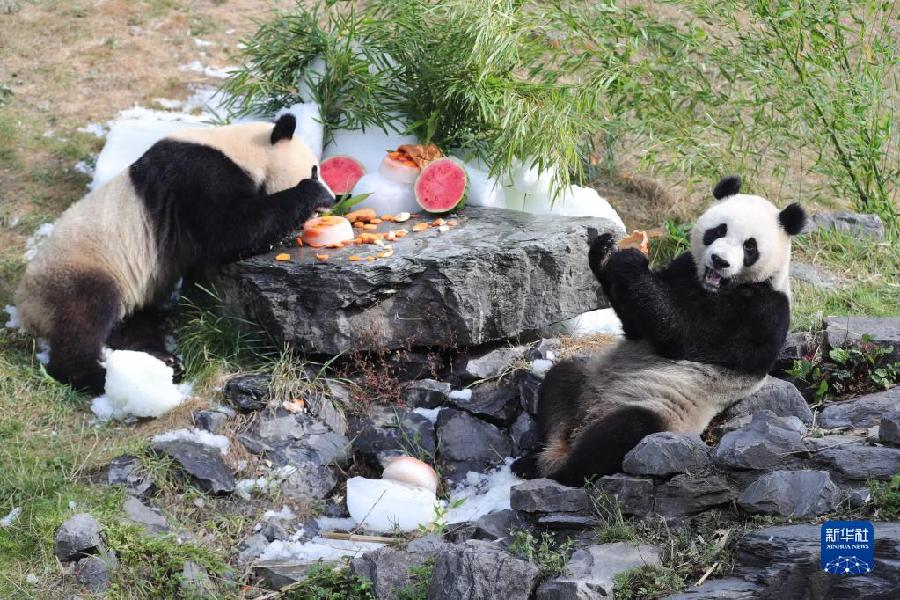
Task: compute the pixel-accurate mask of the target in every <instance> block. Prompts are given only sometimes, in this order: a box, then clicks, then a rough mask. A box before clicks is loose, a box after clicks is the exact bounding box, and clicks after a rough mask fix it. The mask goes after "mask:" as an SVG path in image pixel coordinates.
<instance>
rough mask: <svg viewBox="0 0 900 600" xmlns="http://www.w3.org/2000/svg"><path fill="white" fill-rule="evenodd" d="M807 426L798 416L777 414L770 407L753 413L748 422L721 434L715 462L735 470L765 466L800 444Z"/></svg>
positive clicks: (771, 464)
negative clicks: (735, 429) (779, 415)
mask: <svg viewBox="0 0 900 600" xmlns="http://www.w3.org/2000/svg"><path fill="white" fill-rule="evenodd" d="M805 432H806V427H805V426H804V425H803V423H802V422H801V421H800V419H798V418H797V417H778V416H776V415H775V413H773V412H772V411H770V410H762V411H760V412H757V413H756V414H754V415H753V418H752V420H751V421H750V424H749V425H746V426H744V427H742V428H740V429H738V430H737V431H731V432H729V433H726V434H725V435H724V436H722V440H721V441H720V442H719V445H718V446H717V447H716V450H715V458H716V462H718V463H719V464H720V465H726V466H729V467H733V468H738V469H767V468H769V467H772V466H774V465H776V464H778V463H780V462H781V461H782V460H783V458H784V457H785V456H786V455H787V454H788V453H790V452H794V451H795V450H797V449H798V448H800V446H801V441H802V438H803V434H804V433H805Z"/></svg>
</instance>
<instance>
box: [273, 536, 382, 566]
mask: <svg viewBox="0 0 900 600" xmlns="http://www.w3.org/2000/svg"><path fill="white" fill-rule="evenodd" d="M383 546H384V544H377V543H374V542H356V541H350V540H331V539H327V538H323V537H314V538H312V539H311V540H309V541H308V542H290V541H283V540H275V541H274V542H272V543H270V544H269V545H268V546H266V548H265V550H263V552H262V554H260V556H259V560H261V561H265V560H284V561H290V562H293V563H299V564H311V563H316V562H319V561H326V562H334V561H338V560H341V559H342V558H344V557H345V556H350V557H352V558H356V557H358V556H361V555H362V554H365V553H366V552H371V551H373V550H378V549H379V548H381V547H383Z"/></svg>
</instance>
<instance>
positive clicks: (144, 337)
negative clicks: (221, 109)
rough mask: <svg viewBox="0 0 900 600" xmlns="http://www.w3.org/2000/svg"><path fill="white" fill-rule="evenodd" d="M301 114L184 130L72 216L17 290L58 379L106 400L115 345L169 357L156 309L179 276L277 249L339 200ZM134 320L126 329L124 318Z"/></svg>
mask: <svg viewBox="0 0 900 600" xmlns="http://www.w3.org/2000/svg"><path fill="white" fill-rule="evenodd" d="M296 126H297V123H296V119H295V117H294V116H293V115H291V114H285V115H283V116H281V117H280V118H279V119H278V120H277V121H276V122H274V123H272V122H250V123H239V124H233V125H226V126H223V127H215V128H205V129H200V128H198V129H183V130H179V131H177V132H175V133H173V134H171V135H169V136H168V137H165V138H163V139H162V140H160V141H158V142H156V143H155V144H154V145H153V146H152V147H151V148H150V149H149V150H147V151H146V153H144V154H143V155H142V156H141V157H140V158H139V159H138V160H137V161H135V162H134V163H133V164H132V165H131V166H130V167H129V168H128V169H126V170H124V171H123V172H122V173H120V174H119V175H117V176H116V177H114V178H113V179H111V180H110V181H109V182H108V183H106V184H105V185H103V186H102V187H100V188H99V189H97V190H95V191H93V192H91V193H90V194H88V195H87V196H85V197H84V198H83V199H81V200H80V201H78V202H76V203H75V204H73V205H72V206H71V207H70V208H68V209H67V210H66V211H65V212H64V213H63V214H62V215H61V216H60V218H59V219H58V220H57V221H56V224H55V227H54V229H53V233H52V235H51V236H50V238H49V239H48V240H47V242H46V243H45V244H44V245H43V246H42V247H41V249H40V251H39V252H38V254H37V255H36V256H35V257H34V259H33V260H32V261H31V262H30V263H29V264H28V266H27V268H26V271H25V275H24V277H23V279H22V282H21V284H20V286H19V288H18V290H17V292H16V304H17V306H18V309H19V314H20V315H21V318H22V323H23V325H24V326H25V328H26V329H27V330H28V331H30V332H31V333H33V334H34V335H36V336H38V337H42V338H45V339H46V340H48V341H49V343H50V362H49V363H48V365H47V371H48V372H49V373H50V374H51V375H52V376H53V377H55V378H56V379H58V380H59V381H61V382H64V383H68V384H71V385H72V386H73V387H74V388H76V389H79V390H84V391H90V392H94V393H99V392H101V391H102V390H103V388H104V385H105V378H106V375H105V371H104V368H103V366H102V365H101V363H100V359H101V351H102V349H103V348H104V346H106V345H108V346H109V347H112V348H127V349H134V350H142V351H147V352H150V353H152V354H155V355H157V356H159V357H161V358H166V357H167V356H168V355H167V353H166V350H165V343H164V336H163V333H162V330H161V328H160V323H159V315H158V314H157V310H156V307H157V306H158V304H159V303H160V302H161V301H163V300H164V299H166V298H167V297H168V296H169V295H170V293H171V291H172V289H173V287H174V285H175V284H176V282H177V281H178V279H179V278H180V277H181V276H182V275H184V274H186V273H188V272H191V271H193V270H200V269H205V268H208V267H210V266H213V265H216V264H220V263H224V262H228V261H231V260H234V259H236V258H238V257H240V256H242V255H245V254H249V253H252V252H254V251H258V250H260V249H262V248H264V247H266V246H267V245H269V244H271V243H273V242H275V241H277V240H278V239H279V238H281V237H282V236H283V235H284V234H285V233H287V232H288V231H289V230H291V229H292V228H295V227H296V226H297V225H298V224H300V223H302V222H303V221H304V220H306V219H307V218H309V217H310V215H311V214H312V212H313V211H314V210H315V209H317V208H324V207H328V206H331V205H332V204H333V202H334V194H333V193H332V192H331V191H330V190H329V189H328V187H327V185H325V184H324V182H320V181H319V180H318V177H317V172H316V170H317V168H318V164H317V161H316V158H315V157H314V156H313V154H312V152H311V151H310V149H309V148H308V147H307V145H306V144H305V143H304V141H303V140H302V139H300V136H295V135H294V131H295V129H296ZM123 319H124V321H123Z"/></svg>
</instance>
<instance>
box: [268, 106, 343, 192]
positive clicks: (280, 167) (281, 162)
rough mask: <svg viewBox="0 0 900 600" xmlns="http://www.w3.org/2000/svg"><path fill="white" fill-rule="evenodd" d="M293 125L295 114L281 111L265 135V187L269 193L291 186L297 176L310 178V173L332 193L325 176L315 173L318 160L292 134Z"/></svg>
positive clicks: (295, 182)
mask: <svg viewBox="0 0 900 600" xmlns="http://www.w3.org/2000/svg"><path fill="white" fill-rule="evenodd" d="M296 129H297V118H296V117H295V116H294V115H292V114H291V113H284V114H282V115H281V116H279V117H278V118H277V119H276V120H275V124H274V126H272V130H271V133H270V134H269V136H268V139H267V140H266V141H265V142H263V145H264V146H266V147H267V150H268V152H267V156H266V174H265V187H266V191H267V192H269V193H270V194H271V193H275V192H279V191H281V190H284V189H287V188H290V187H293V186H295V185H297V183H298V182H299V181H300V180H301V179H308V178H310V177H311V175H310V174H311V173H312V178H314V179H317V180H318V181H319V183H320V184H321V185H322V187H324V188H325V189H327V190H328V193H330V194H331V196H332V197H334V192H333V191H331V188H329V187H328V184H327V183H325V180H324V179H321V178H319V177H317V176H316V172H317V171H318V169H317V167H318V161H317V160H316V159H315V156H313V153H312V151H311V150H310V148H309V146H307V145H306V143H305V142H304V141H303V139H302V137H301V136H299V135H294V133H295V131H296Z"/></svg>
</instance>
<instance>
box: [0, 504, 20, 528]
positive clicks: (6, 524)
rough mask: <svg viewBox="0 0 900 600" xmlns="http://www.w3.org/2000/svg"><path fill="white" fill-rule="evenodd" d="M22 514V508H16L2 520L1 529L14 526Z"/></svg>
mask: <svg viewBox="0 0 900 600" xmlns="http://www.w3.org/2000/svg"><path fill="white" fill-rule="evenodd" d="M20 514H22V509H21V507H18V506H16V507H15V508H13V509H12V510H11V511H9V513H8V514H7V515H6V516H5V517H3V518H2V519H0V527H9V526H10V525H12V524H13V523H14V522H15V520H16V519H18V518H19V515H20Z"/></svg>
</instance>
